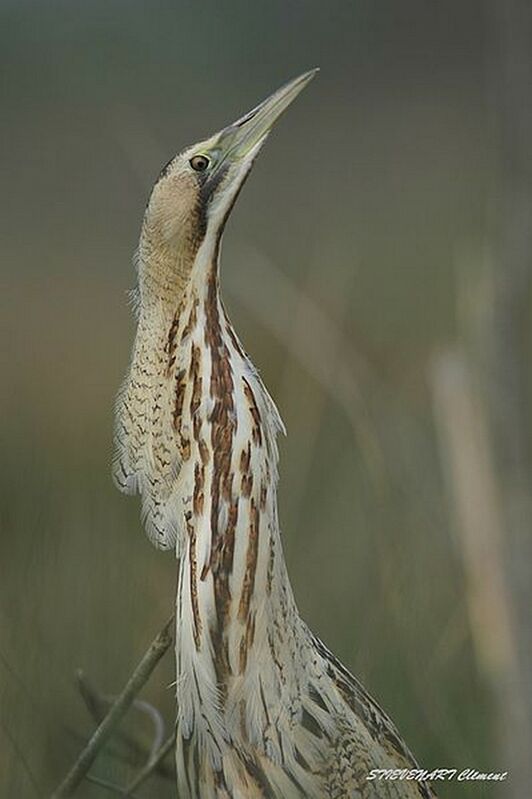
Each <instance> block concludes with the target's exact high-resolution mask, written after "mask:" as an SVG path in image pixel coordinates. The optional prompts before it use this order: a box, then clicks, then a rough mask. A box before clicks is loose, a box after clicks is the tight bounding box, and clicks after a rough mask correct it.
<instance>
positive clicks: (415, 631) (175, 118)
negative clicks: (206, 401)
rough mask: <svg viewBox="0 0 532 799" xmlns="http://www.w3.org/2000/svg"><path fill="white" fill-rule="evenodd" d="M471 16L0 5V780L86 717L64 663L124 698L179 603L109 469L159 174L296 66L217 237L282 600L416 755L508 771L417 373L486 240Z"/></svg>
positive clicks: (460, 12)
mask: <svg viewBox="0 0 532 799" xmlns="http://www.w3.org/2000/svg"><path fill="white" fill-rule="evenodd" d="M484 14H485V6H484V4H483V3H481V2H480V0H478V1H477V2H469V3H460V2H457V0H448V2H446V3H426V2H422V0H406V2H402V3H396V2H393V0H380V2H373V0H358V2H356V3H351V2H346V0H344V2H330V3H323V2H318V0H308V2H306V3H300V2H297V0H289V1H288V2H287V1H286V0H285V1H284V2H280V0H270V2H268V3H260V4H259V3H251V4H250V3H246V2H243V0H241V1H240V2H227V3H217V2H216V1H215V0H205V2H203V3H202V4H201V7H200V6H198V5H197V4H194V3H191V2H186V0H181V2H176V1H175V0H174V2H170V0H157V1H156V2H152V3H143V2H139V1H138V0H129V2H125V1H124V0H122V2H118V1H117V0H112V1H111V2H105V3H104V2H102V1H101V0H91V2H86V3H72V2H66V0H61V1H59V0H57V1H55V0H54V2H48V3H38V2H36V1H34V2H31V0H24V1H20V0H19V1H17V2H15V1H14V0H11V2H10V1H9V0H1V2H0V58H1V61H2V76H3V81H2V86H1V88H0V92H1V108H2V128H3V133H4V147H3V148H2V156H1V170H2V189H3V197H4V208H3V213H2V214H1V215H0V230H1V237H2V243H3V257H2V264H1V268H2V286H3V288H2V292H1V294H0V304H1V320H2V340H3V342H4V347H3V348H2V355H1V358H2V363H1V373H2V389H1V393H0V411H1V417H0V419H1V421H0V440H1V449H2V455H3V457H2V460H1V464H0V470H1V479H2V488H1V505H0V512H1V517H0V518H1V533H0V549H1V558H2V563H3V564H4V569H3V575H2V580H1V582H0V630H1V640H0V675H1V676H0V703H1V725H0V796H2V797H6V798H7V797H9V799H12V798H13V799H19V797H20V799H25V797H28V799H30V798H31V797H32V796H39V795H40V796H45V795H47V794H49V792H50V791H51V789H52V788H53V787H54V785H55V784H56V783H57V782H58V781H59V779H60V778H61V777H62V776H63V775H64V773H65V771H66V769H67V768H68V766H69V765H70V764H71V762H72V760H73V759H74V757H75V756H76V753H77V752H78V751H79V748H80V746H81V745H82V742H83V740H84V739H85V738H86V737H87V735H88V734H89V732H90V730H91V728H92V725H91V720H90V718H89V716H88V714H87V712H86V710H85V708H84V707H83V706H82V703H81V701H80V700H79V697H78V696H77V694H76V688H75V683H74V673H75V670H76V668H78V667H79V666H81V667H83V669H84V670H85V671H86V673H87V674H88V675H89V677H90V678H91V679H92V680H93V682H94V683H95V684H96V685H97V686H98V687H99V688H100V690H102V691H103V692H106V693H111V694H112V693H116V692H117V691H119V690H120V688H121V687H122V685H123V683H124V681H125V679H126V678H127V676H128V675H129V673H130V672H131V671H132V669H133V667H134V665H135V664H136V663H137V661H138V660H139V659H140V656H141V655H142V653H143V651H144V650H145V648H146V646H147V645H148V643H149V641H150V640H151V639H152V637H153V635H154V634H155V633H156V631H157V630H158V629H159V628H160V626H161V624H162V622H163V621H164V620H165V619H166V618H167V616H168V614H169V612H170V611H171V608H172V605H173V597H174V587H175V564H174V562H173V560H172V557H171V555H165V554H162V553H160V552H156V551H155V550H154V549H152V547H151V546H150V544H149V543H148V541H147V539H146V538H145V536H144V534H143V532H142V530H141V525H140V521H139V508H138V503H137V502H136V501H134V500H131V499H126V498H124V497H122V496H121V495H119V494H118V493H117V492H116V491H115V490H114V488H113V486H112V484H111V480H110V476H109V471H110V469H109V462H110V453H111V439H112V408H113V400H114V395H115V392H116V390H117V388H118V386H119V384H120V381H121V379H122V376H123V374H124V372H125V368H126V364H127V360H128V357H129V350H130V344H131V337H132V331H133V321H132V318H131V314H130V310H129V308H128V302H127V296H126V290H127V289H128V288H129V287H131V286H132V285H133V281H134V274H133V269H132V267H131V253H132V251H133V249H134V247H135V245H136V241H137V237H138V231H139V224H140V220H141V216H142V213H143V208H144V203H145V200H146V197H147V194H148V192H149V189H150V185H151V181H152V180H153V178H154V177H155V176H156V175H157V173H158V171H159V168H160V166H161V164H163V163H165V162H166V161H167V160H168V158H169V157H170V156H171V155H172V153H173V152H175V151H177V150H178V149H180V148H181V147H182V146H184V145H185V144H187V143H190V142H192V141H195V140H198V139H199V138H201V137H202V136H204V135H206V134H209V133H211V132H213V131H215V130H217V129H219V128H220V127H221V126H222V125H223V124H225V123H227V122H229V121H231V120H232V119H233V118H234V117H236V116H237V115H238V114H239V113H241V112H243V111H245V110H247V109H248V108H249V107H251V106H252V105H253V104H254V103H255V102H256V101H258V100H260V99H261V98H263V97H264V96H265V95H266V94H267V93H268V92H269V91H271V90H272V89H274V88H275V87H276V86H277V85H278V84H280V83H282V82H283V81H284V80H285V79H287V78H289V77H291V76H292V75H295V74H297V73H298V72H300V71H302V70H304V69H307V68H310V67H313V66H315V65H319V66H320V67H321V68H322V72H321V74H320V76H319V78H318V80H316V81H315V82H314V83H313V84H312V86H311V87H310V88H309V89H308V91H306V92H305V94H304V95H303V96H302V97H301V98H300V100H298V102H297V104H296V106H295V107H294V108H293V109H291V111H290V113H289V114H287V116H286V118H285V119H283V121H282V123H281V124H280V125H279V126H278V129H277V130H276V131H275V133H274V135H273V136H272V137H271V140H270V141H269V143H268V145H267V147H266V149H265V151H264V152H263V153H262V155H261V157H260V159H259V161H258V162H257V164H256V167H255V170H254V174H253V176H252V178H251V179H250V181H249V183H248V184H247V186H246V189H245V191H244V193H243V195H242V197H241V199H240V201H239V203H238V206H237V208H236V210H235V213H234V215H233V218H232V220H231V223H230V225H229V228H228V231H227V234H226V240H225V243H224V256H223V272H224V274H223V280H224V283H225V289H226V290H225V295H226V301H227V304H228V306H229V309H230V313H231V315H232V318H233V320H234V322H235V324H236V327H237V329H238V330H239V332H240V334H241V336H242V338H243V341H244V342H245V345H246V347H247V349H248V351H249V352H250V353H251V354H252V357H253V360H254V362H255V363H256V364H257V365H258V366H259V368H260V369H261V371H262V374H263V376H264V378H265V381H266V384H267V385H268V387H269V388H270V390H271V393H272V394H273V396H274V397H275V398H276V400H277V402H278V405H279V408H280V410H281V413H282V416H283V418H284V420H285V422H286V424H287V428H288V433H289V435H288V438H287V440H286V441H282V442H281V484H280V511H281V520H282V527H283V535H284V544H285V550H286V555H287V560H288V565H289V571H290V574H291V577H292V581H293V584H294V589H295V593H296V596H297V598H298V602H299V605H300V609H301V612H302V614H303V616H304V618H305V619H306V620H307V621H308V622H309V624H310V625H311V627H312V628H313V629H314V630H315V631H316V632H317V633H318V634H319V635H320V637H322V638H323V639H324V641H325V642H326V643H327V645H328V646H329V647H330V648H331V649H333V650H334V651H335V652H336V653H337V654H338V655H339V656H340V657H341V658H342V659H343V661H344V662H345V663H346V664H347V665H348V666H349V667H350V668H351V669H352V671H354V673H356V674H357V675H358V676H359V677H360V678H361V679H362V680H363V682H364V683H365V684H366V686H367V687H368V688H369V689H370V690H371V692H372V693H373V694H374V695H375V696H376V697H377V698H378V700H379V701H380V702H381V703H382V704H383V705H384V707H386V708H387V710H388V711H389V712H390V714H391V715H392V717H393V718H394V719H395V720H396V723H397V725H398V726H399V728H400V730H401V731H402V733H403V735H404V737H405V738H406V739H407V740H408V741H409V743H410V745H411V747H412V749H413V750H414V751H415V752H416V754H417V756H418V759H419V760H420V762H421V763H422V764H423V765H424V766H426V767H436V766H438V767H456V768H459V769H461V768H465V767H472V768H478V769H479V770H487V771H493V770H497V769H500V770H504V769H505V763H504V762H501V756H500V752H499V750H498V746H497V735H496V733H495V724H494V702H493V698H492V695H491V692H490V689H489V685H488V683H487V682H486V680H485V677H484V676H483V675H482V671H481V669H480V668H479V663H478V659H477V656H476V654H475V649H474V646H473V640H472V632H471V625H470V621H469V617H468V613H467V602H466V586H465V577H464V572H463V568H462V561H461V555H460V551H459V546H458V545H457V541H456V537H455V536H454V535H453V529H452V528H453V521H452V514H450V513H449V507H448V500H447V495H446V490H445V484H444V479H443V475H442V468H441V460H440V453H439V448H438V439H437V436H436V433H435V429H434V423H433V414H432V400H431V392H430V387H429V385H428V380H427V374H428V369H429V365H430V363H431V360H432V358H433V355H434V353H435V352H436V351H438V350H439V349H440V348H441V347H443V346H446V344H447V342H449V341H452V340H453V339H454V337H455V335H456V333H457V323H456V313H455V307H456V300H455V297H456V265H457V262H459V261H461V260H463V254H464V252H466V253H468V254H471V253H472V254H473V256H472V260H475V259H477V258H480V257H481V255H480V254H481V253H482V252H483V247H484V240H485V237H486V230H485V217H486V206H487V204H488V202H489V198H490V193H491V190H492V185H493V180H494V172H495V167H496V142H495V137H494V132H493V125H492V119H491V115H490V110H489V103H488V92H487V90H486V64H485V37H486V31H485V25H486V23H485V19H484ZM270 276H271V280H272V281H274V280H275V282H274V283H273V282H270ZM272 285H273V286H275V289H272V288H271V286H272ZM316 314H317V318H318V324H314V321H315V315H316ZM312 320H313V321H312ZM311 321H312V323H311ZM324 342H325V343H324ZM331 342H332V345H331ZM331 346H332V348H333V350H334V351H332V350H331ZM331 358H332V361H331ZM313 362H316V363H321V364H323V363H324V362H326V363H328V364H329V365H330V364H331V363H332V364H333V366H334V368H332V367H331V368H329V369H325V370H323V369H321V370H320V369H319V368H318V369H314V370H313V367H312V364H313ZM338 375H341V377H340V378H338V377H337V376H338ZM346 386H347V389H346ZM346 391H347V394H346ZM349 391H351V392H352V393H351V394H350V393H349ZM346 397H347V399H346ZM349 397H351V398H352V403H350V400H349ZM172 679H173V677H172V662H171V658H166V659H165V660H164V662H163V664H162V665H161V666H160V667H159V668H158V669H157V671H156V672H155V675H154V676H153V677H152V679H151V681H150V683H149V686H148V688H147V690H146V692H145V697H146V698H147V699H149V701H151V702H153V703H154V704H155V705H156V706H157V707H159V708H160V709H161V711H162V713H163V715H164V716H165V718H166V719H167V721H168V722H169V723H170V722H171V719H172V714H173V702H174V700H173V690H172V688H171V682H172ZM132 712H134V711H132ZM145 732H146V735H147V732H148V728H146V731H145ZM126 769H127V767H126V766H125V765H124V764H123V763H120V762H119V761H116V760H114V759H111V758H110V757H109V758H102V759H101V760H100V761H98V764H97V766H96V767H95V769H94V771H95V773H98V774H100V775H101V776H106V777H108V778H109V779H116V780H119V779H122V777H123V776H124V771H125V770H126ZM30 775H32V776H30ZM32 779H33V784H32ZM154 786H157V787H154ZM439 792H440V795H441V796H442V797H448V799H453V798H458V797H460V798H461V799H469V797H477V798H478V797H483V798H484V797H486V799H489V797H492V796H495V790H494V789H492V788H491V787H489V786H485V785H482V786H478V785H474V784H468V783H449V784H445V785H442V786H441V787H440V788H439ZM105 795H108V794H107V792H106V791H105V790H104V789H102V788H97V787H95V786H90V785H89V784H86V785H85V786H84V787H83V788H82V790H80V791H79V796H80V797H99V796H105ZM138 795H139V796H146V797H148V796H152V797H153V796H155V795H156V796H157V797H160V799H164V797H171V796H172V795H173V793H172V790H171V787H170V786H169V784H168V783H164V782H160V783H159V784H157V783H156V782H154V783H152V784H151V787H146V788H145V789H144V792H142V791H140V792H139V794H138ZM499 795H500V794H499Z"/></svg>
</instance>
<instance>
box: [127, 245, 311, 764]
mask: <svg viewBox="0 0 532 799" xmlns="http://www.w3.org/2000/svg"><path fill="white" fill-rule="evenodd" d="M142 268H143V267H142V265H141V266H140V270H139V271H141V273H142ZM166 272H167V270H165V269H162V270H161V274H166ZM167 287H168V279H165V280H164V281H163V288H164V291H163V292H159V293H158V292H157V290H156V288H157V284H155V283H153V282H152V283H151V284H150V292H149V295H148V296H147V295H146V291H145V292H144V295H143V296H142V295H141V304H140V309H139V310H140V313H139V326H138V332H137V339H136V342H135V348H134V354H133V361H132V365H131V369H130V374H129V376H128V379H127V381H126V384H125V386H124V389H123V391H122V394H121V396H120V399H119V407H118V413H117V434H116V441H117V455H116V461H115V477H116V480H117V483H118V484H119V485H120V487H121V488H123V490H126V491H139V492H140V493H141V495H142V501H143V516H144V521H145V525H146V529H147V531H148V533H149V535H150V537H151V538H152V539H153V540H154V541H155V542H156V543H157V544H158V545H159V546H163V547H170V546H176V549H177V556H178V559H179V580H178V594H177V642H176V644H177V652H176V654H177V686H178V714H179V718H178V721H179V728H180V731H181V734H182V735H183V737H184V738H185V739H186V738H187V737H189V736H190V735H191V734H192V731H194V735H195V736H197V741H198V745H199V746H200V747H203V751H205V752H206V753H208V754H210V756H211V760H212V761H213V762H214V761H215V760H216V758H217V757H218V756H219V755H220V752H221V750H222V748H223V746H227V740H226V738H227V731H228V730H232V731H233V733H232V734H233V735H236V734H238V735H239V736H241V738H242V739H243V740H248V741H253V740H255V741H257V742H258V741H259V740H260V741H261V745H263V744H264V740H265V735H266V740H267V738H268V733H265V730H266V729H267V728H268V726H269V725H276V726H277V727H279V725H280V716H282V714H283V712H284V713H286V710H283V708H286V707H289V706H293V704H294V699H295V698H297V695H298V692H299V682H298V680H299V678H298V674H299V673H300V672H301V673H302V672H303V666H302V664H300V663H299V661H300V660H301V658H302V657H303V653H302V652H301V651H300V649H301V646H300V645H299V648H298V646H297V645H296V642H297V641H298V640H299V641H301V635H300V630H299V625H301V622H300V620H299V616H298V614H297V611H296V608H295V604H294V600H293V596H292V590H291V587H290V583H289V580H288V576H287V573H286V566H285V562H284V557H283V553H282V547H281V540H280V535H279V526H278V519H277V496H276V494H277V463H278V451H277V444H276V437H277V434H278V433H279V432H280V431H281V430H283V425H282V422H281V419H280V417H279V414H278V412H277V409H276V407H275V405H274V403H273V401H272V399H271V398H270V396H269V394H268V392H267V390H266V388H265V387H264V385H263V383H262V381H261V379H260V377H259V376H258V374H257V372H256V370H255V369H254V367H253V365H252V363H251V361H250V360H249V358H248V356H247V355H246V354H245V352H244V350H243V348H242V346H241V344H240V342H239V340H238V338H237V336H236V334H235V332H234V330H233V328H232V326H231V324H230V322H229V320H228V318H227V315H226V313H225V310H224V308H223V304H222V302H221V298H220V296H219V284H218V246H217V242H216V241H214V242H211V243H210V244H209V242H208V241H206V242H204V243H203V244H202V245H201V247H200V248H199V250H198V252H197V255H196V258H195V262H194V265H193V267H192V269H191V272H190V279H189V281H188V283H187V284H186V286H185V288H184V289H183V291H182V293H181V295H180V297H179V301H178V302H176V300H175V299H174V302H173V304H172V303H171V302H169V301H168V297H169V296H170V295H171V292H170V291H169V290H168V291H167ZM174 296H175V295H174ZM250 696H252V697H256V702H254V703H250V702H249V701H248V702H247V703H246V702H245V701H244V698H245V697H250ZM283 697H284V698H285V699H286V701H284V700H283ZM281 726H282V725H281ZM272 729H273V726H272ZM272 740H273V738H272ZM275 740H279V735H277V736H276V737H275ZM287 745H288V742H287Z"/></svg>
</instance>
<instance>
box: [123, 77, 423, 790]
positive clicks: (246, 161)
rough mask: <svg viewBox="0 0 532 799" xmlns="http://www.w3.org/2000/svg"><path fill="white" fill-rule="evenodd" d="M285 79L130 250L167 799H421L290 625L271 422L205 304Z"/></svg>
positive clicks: (230, 338)
mask: <svg viewBox="0 0 532 799" xmlns="http://www.w3.org/2000/svg"><path fill="white" fill-rule="evenodd" d="M314 74H315V70H314V71H311V72H307V73H305V74H304V75H301V76H300V77H298V78H296V79H295V80H292V81H291V82H290V83H288V84H286V86H284V87H283V88H281V89H279V90H278V91H277V92H275V93H274V94H273V95H272V96H271V97H269V98H268V99H267V100H265V101H264V102H263V103H261V104H260V105H259V106H257V108H255V109H254V110H253V111H250V112H249V113H248V114H246V115H245V116H243V117H241V118H240V119H239V120H238V121H237V122H235V123H233V124H232V125H229V127H226V128H224V129H223V130H222V131H221V132H220V133H217V134H216V135H215V136H212V137H211V138H210V139H207V140H206V141H203V142H201V143H200V144H196V145H194V146H193V147H190V148H188V149H186V150H185V151H184V152H183V153H181V154H180V155H178V156H176V157H175V158H173V159H172V160H171V161H170V162H169V163H168V164H167V166H165V168H164V169H163V170H162V172H161V174H160V175H159V178H158V180H157V182H156V183H155V186H154V188H153V191H152V194H151V197H150V200H149V202H148V206H147V208H146V213H145V216H144V221H143V225H142V232H141V237H140V244H139V248H138V254H137V268H138V329H137V334H136V338H135V344H134V348H133V356H132V361H131V367H130V370H129V374H128V376H127V379H126V381H125V384H124V386H123V389H122V391H121V393H120V396H119V399H118V404H117V421H116V456H115V463H114V475H115V478H116V482H117V484H118V486H119V487H120V488H121V489H122V490H123V491H125V492H127V493H139V494H140V495H141V497H142V518H143V520H144V524H145V526H146V530H147V533H148V535H149V537H150V538H151V540H152V541H153V542H154V543H155V544H156V546H158V547H161V548H163V549H169V548H172V549H173V548H175V550H176V553H177V559H178V570H179V579H178V590H177V631H176V658H177V675H176V677H177V681H176V685H177V755H176V756H177V783H178V792H179V796H180V797H181V799H185V797H188V798H189V799H211V798H213V797H216V798H217V799H221V797H225V798H226V799H227V798H228V797H233V798H234V799H257V798H258V797H263V798H264V797H272V799H273V798H275V799H290V798H291V797H305V799H313V798H315V799H323V797H342V798H343V797H366V798H368V797H396V798H402V799H405V798H406V797H410V798H412V799H413V798H414V797H417V799H420V797H424V798H425V799H428V797H430V796H432V794H431V790H430V788H429V786H428V785H427V784H426V783H425V782H415V781H372V780H368V779H367V777H368V776H369V775H370V771H371V769H388V768H415V767H416V765H415V761H414V759H413V757H412V755H411V754H410V752H409V750H408V748H407V747H406V746H405V744H404V743H403V741H402V740H401V738H400V736H399V734H398V732H397V730H396V729H395V727H394V725H393V723H392V722H391V721H390V719H389V718H388V716H387V715H386V714H385V713H384V712H383V711H382V710H381V709H380V708H379V706H378V705H377V704H376V703H375V702H374V701H373V699H372V698H371V697H370V696H369V695H368V694H367V692H366V691H365V690H364V688H363V687H362V686H361V685H360V683H359V682H357V680H356V679H355V678H354V677H353V676H352V675H351V674H350V673H349V672H348V671H347V670H346V669H345V668H344V667H343V666H342V665H341V664H340V663H339V662H338V661H337V660H336V659H335V658H334V656H333V655H332V654H331V653H330V652H329V651H328V650H327V649H326V648H325V646H324V645H323V644H322V643H321V642H320V641H319V640H318V639H317V638H316V637H315V636H314V635H313V634H312V633H311V632H310V630H309V629H308V628H307V627H306V625H305V624H304V622H303V621H302V620H301V618H300V616H299V613H298V611H297V608H296V604H295V601H294V597H293V594H292V589H291V586H290V582H289V579H288V575H287V570H286V565H285V560H284V557H283V552H282V546H281V540H280V534H279V525H278V520H277V500H276V486H277V460H278V454H277V445H276V437H277V434H278V433H279V432H280V431H282V430H283V423H282V421H281V419H280V417H279V413H278V411H277V409H276V407H275V405H274V403H273V401H272V399H271V397H270V395H269V394H268V392H267V390H266V388H265V387H264V384H263V383H262V380H261V379H260V377H259V375H258V374H257V372H256V370H255V368H254V366H253V364H252V363H251V361H250V359H249V357H248V356H247V355H246V353H245V351H244V349H243V347H242V345H241V343H240V341H239V339H238V336H237V335H236V333H235V331H234V329H233V327H232V325H231V323H230V321H229V319H228V316H227V314H226V312H225V309H224V306H223V304H222V301H221V298H220V293H219V259H220V244H221V239H222V234H223V231H224V227H225V223H226V221H227V218H228V216H229V214H230V212H231V209H232V208H233V205H234V202H235V200H236V197H237V195H238V193H239V191H240V189H241V188H242V185H243V183H244V181H245V179H246V177H247V175H248V173H249V171H250V169H251V166H252V164H253V161H254V159H255V157H256V155H257V153H258V152H259V150H260V148H261V146H262V144H263V143H264V140H265V139H266V137H267V136H268V133H269V132H270V129H271V127H272V125H273V124H274V122H275V121H276V120H277V118H278V117H279V116H280V115H281V113H282V112H283V111H284V110H285V109H286V108H287V106H288V105H289V104H290V103H291V102H292V101H293V100H294V98H295V97H296V96H297V95H298V94H299V92H300V91H301V90H302V89H303V88H304V87H305V86H306V85H307V83H308V82H309V81H310V80H311V78H312V77H313V76H314Z"/></svg>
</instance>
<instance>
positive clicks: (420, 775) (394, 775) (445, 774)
mask: <svg viewBox="0 0 532 799" xmlns="http://www.w3.org/2000/svg"><path fill="white" fill-rule="evenodd" d="M366 779H367V780H368V781H373V780H382V781H389V782H395V781H400V780H410V781H413V782H423V781H427V782H438V781H442V780H443V781H447V782H450V781H453V780H454V781H456V782H467V781H473V782H474V781H478V782H504V781H505V780H507V779H508V772H507V771H477V769H474V768H464V769H462V770H459V769H457V768H435V769H432V771H429V770H428V769H421V768H418V769H408V768H402V769H399V768H389V769H385V768H373V769H371V771H370V772H369V774H368V776H367V777H366Z"/></svg>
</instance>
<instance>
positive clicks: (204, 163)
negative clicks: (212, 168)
mask: <svg viewBox="0 0 532 799" xmlns="http://www.w3.org/2000/svg"><path fill="white" fill-rule="evenodd" d="M189 163H190V166H191V167H192V169H194V170H195V171H196V172H205V170H206V169H207V167H208V166H209V164H210V161H209V159H208V158H207V156H206V155H195V156H193V157H192V158H191V159H190V162H189Z"/></svg>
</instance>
